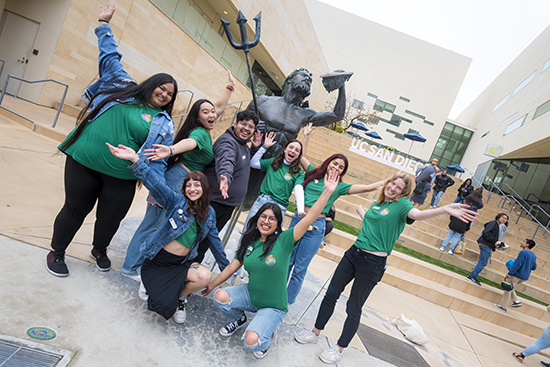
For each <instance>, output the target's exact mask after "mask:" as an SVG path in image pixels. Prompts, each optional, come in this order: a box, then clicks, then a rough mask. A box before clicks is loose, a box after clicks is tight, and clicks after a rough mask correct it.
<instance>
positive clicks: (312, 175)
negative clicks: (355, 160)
mask: <svg viewBox="0 0 550 367" xmlns="http://www.w3.org/2000/svg"><path fill="white" fill-rule="evenodd" d="M335 159H341V160H343V161H344V171H343V172H342V174H341V175H340V182H342V177H344V176H345V175H346V172H347V171H348V167H349V162H348V159H347V158H346V156H345V155H343V154H340V153H336V154H333V155H331V156H330V157H328V158H327V159H325V161H324V162H323V164H321V165H320V166H319V167H317V168H315V169H314V170H311V171H308V172H306V175H305V177H304V183H303V184H302V186H304V188H305V187H306V186H307V184H308V183H310V182H311V181H313V180H320V179H321V178H324V177H325V174H326V173H327V167H328V165H329V164H330V162H332V161H333V160H335Z"/></svg>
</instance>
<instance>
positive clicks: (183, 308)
mask: <svg viewBox="0 0 550 367" xmlns="http://www.w3.org/2000/svg"><path fill="white" fill-rule="evenodd" d="M172 318H173V319H174V321H175V322H176V323H177V324H183V323H184V322H185V319H187V297H183V298H180V299H179V300H178V307H177V308H176V312H174V316H172Z"/></svg>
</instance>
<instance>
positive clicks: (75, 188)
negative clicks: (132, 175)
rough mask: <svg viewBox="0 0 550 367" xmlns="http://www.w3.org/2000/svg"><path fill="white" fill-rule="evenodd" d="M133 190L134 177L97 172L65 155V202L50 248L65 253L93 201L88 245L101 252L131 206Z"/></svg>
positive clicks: (90, 209)
mask: <svg viewBox="0 0 550 367" xmlns="http://www.w3.org/2000/svg"><path fill="white" fill-rule="evenodd" d="M135 192H136V180H122V179H119V178H115V177H112V176H108V175H105V174H103V173H99V172H97V171H94V170H93V169H90V168H88V167H85V166H83V165H81V164H80V163H78V162H77V161H75V160H74V159H73V158H72V157H71V156H70V155H68V156H67V161H66V162H65V204H64V205H63V208H61V211H60V212H59V214H57V217H56V218H55V222H54V224H53V236H52V245H51V246H52V249H53V250H54V251H55V252H56V253H65V250H66V249H67V247H69V244H70V243H71V241H72V240H73V238H74V236H75V234H76V232H77V231H78V230H79V229H80V227H81V226H82V223H83V222H84V219H85V218H86V216H87V215H88V214H89V213H90V212H91V211H92V209H93V208H94V205H95V203H96V202H97V211H96V221H95V225H94V239H93V242H92V245H93V247H94V248H95V249H96V250H97V251H99V252H100V253H101V254H104V253H105V252H106V251H107V246H109V243H110V242H111V239H112V238H113V236H114V235H115V233H116V231H117V229H118V226H119V224H120V221H121V220H122V219H123V218H124V216H126V213H128V210H129V209H130V206H131V205H132V200H133V199H134V194H135Z"/></svg>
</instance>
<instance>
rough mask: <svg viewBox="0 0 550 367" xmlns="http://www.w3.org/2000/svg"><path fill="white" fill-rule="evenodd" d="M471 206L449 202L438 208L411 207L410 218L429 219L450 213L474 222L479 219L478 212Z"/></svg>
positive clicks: (463, 219) (462, 219) (465, 220)
mask: <svg viewBox="0 0 550 367" xmlns="http://www.w3.org/2000/svg"><path fill="white" fill-rule="evenodd" d="M469 207H470V206H469V205H466V204H449V205H445V206H443V207H441V208H437V209H428V210H423V211H420V210H418V209H416V208H415V209H411V211H410V212H409V214H408V217H409V218H410V219H414V220H428V219H432V218H435V217H437V216H440V215H443V214H449V215H452V216H453V217H456V218H458V219H460V220H461V221H463V222H473V221H474V220H477V215H478V213H476V212H474V211H472V210H469V209H468V208H469Z"/></svg>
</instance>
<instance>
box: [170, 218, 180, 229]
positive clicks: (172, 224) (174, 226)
mask: <svg viewBox="0 0 550 367" xmlns="http://www.w3.org/2000/svg"><path fill="white" fill-rule="evenodd" d="M168 222H170V225H171V226H172V228H174V229H177V228H178V225H177V224H176V222H175V221H174V218H170V220H168Z"/></svg>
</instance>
